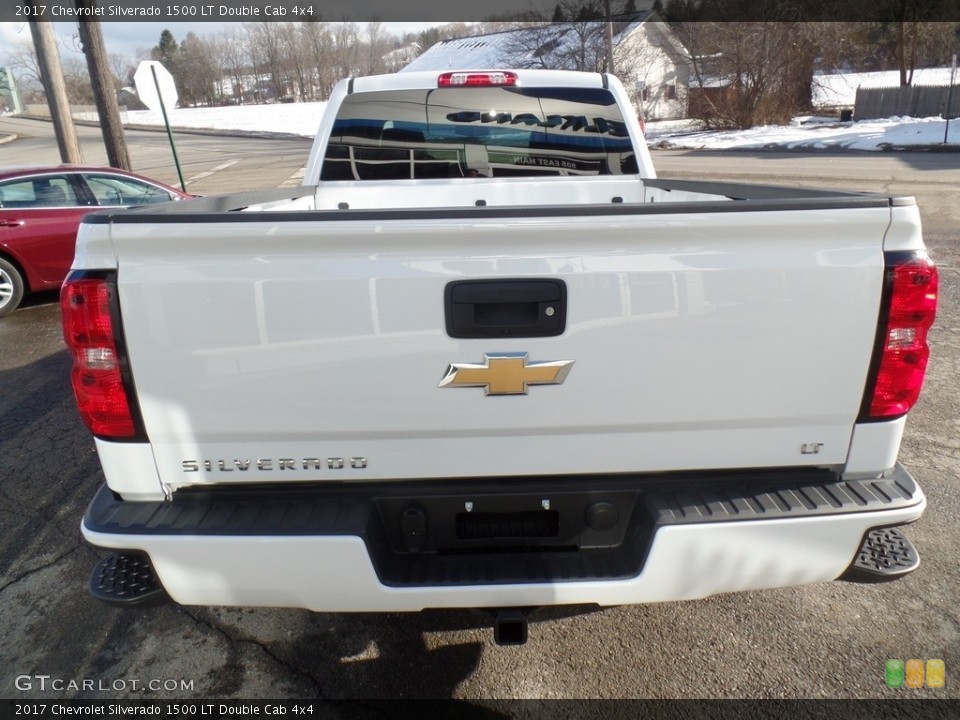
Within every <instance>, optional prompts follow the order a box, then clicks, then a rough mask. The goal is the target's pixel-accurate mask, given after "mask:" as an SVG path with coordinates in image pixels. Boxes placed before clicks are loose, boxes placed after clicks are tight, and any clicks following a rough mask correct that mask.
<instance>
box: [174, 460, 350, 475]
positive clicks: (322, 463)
mask: <svg viewBox="0 0 960 720" xmlns="http://www.w3.org/2000/svg"><path fill="white" fill-rule="evenodd" d="M274 463H276V468H277V469H278V470H297V469H298V468H300V469H303V470H321V469H323V468H327V469H328V470H342V469H343V468H344V467H351V468H353V469H354V470H363V469H365V468H366V467H367V459H366V458H365V457H352V458H346V459H344V458H340V457H328V458H302V459H294V458H277V459H276V460H273V459H272V458H259V459H257V460H255V461H254V460H251V459H249V458H248V459H246V460H184V461H183V462H182V463H180V465H181V467H182V468H183V471H184V472H200V470H205V471H207V472H213V471H214V470H216V471H219V472H233V471H234V470H238V471H240V472H245V471H247V470H249V469H250V468H251V467H253V468H254V469H256V470H261V471H263V470H273V469H274Z"/></svg>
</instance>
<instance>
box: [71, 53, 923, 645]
mask: <svg viewBox="0 0 960 720" xmlns="http://www.w3.org/2000/svg"><path fill="white" fill-rule="evenodd" d="M936 297H937V273H936V268H935V267H934V265H933V263H932V262H931V261H930V259H929V258H928V257H927V255H926V254H925V252H924V246H923V242H922V240H921V231H920V219H919V214H918V211H917V208H916V206H915V203H914V201H913V199H912V198H904V197H896V198H887V197H883V196H878V195H868V194H857V193H844V192H836V191H823V190H810V189H793V188H781V187H768V186H757V185H737V184H725V183H716V182H713V183H710V182H691V181H676V180H664V179H658V178H657V177H656V175H655V173H654V170H653V168H652V166H651V161H650V156H649V153H648V152H647V149H646V147H645V145H644V142H643V137H642V133H641V131H640V128H639V126H638V123H637V120H636V115H635V113H634V112H633V110H632V109H631V105H630V102H629V100H628V98H627V96H626V93H625V92H624V89H623V87H622V85H621V84H620V83H619V81H618V80H617V79H616V78H614V77H611V76H609V75H598V74H587V73H572V72H558V71H521V70H518V71H516V72H506V71H495V72H494V71H483V72H481V71H476V72H473V71H471V72H448V73H443V74H439V75H438V74H436V73H413V72H411V73H400V74H396V75H391V76H381V77H367V78H355V79H352V80H349V81H345V82H342V83H341V84H339V85H338V86H337V87H336V89H335V91H334V93H333V96H332V98H331V99H330V102H329V105H328V107H327V110H326V113H325V115H324V116H323V118H322V120H321V122H320V127H319V131H318V133H317V136H316V139H315V142H314V145H313V150H312V154H311V157H310V161H309V164H308V166H307V172H306V180H305V183H304V186H303V187H301V188H296V189H292V190H291V189H285V190H266V191H262V192H252V193H243V194H238V195H231V196H215V197H207V198H201V199H196V200H189V201H185V202H178V203H170V204H167V205H161V206H155V207H148V208H142V209H133V210H125V211H118V212H104V213H99V214H95V215H90V216H88V217H87V218H85V220H84V223H83V224H82V226H81V228H80V232H79V236H78V247H77V255H76V259H75V262H74V264H73V270H72V272H71V275H70V276H69V278H68V280H67V281H66V283H65V284H64V287H63V292H62V309H63V321H64V329H65V335H66V340H67V343H68V345H69V348H70V349H71V351H72V353H73V356H74V361H75V366H74V370H73V385H74V389H75V391H76V395H77V399H78V403H79V407H80V411H81V414H82V415H83V417H84V418H85V420H86V422H87V424H88V425H89V426H90V429H91V431H92V432H93V434H94V435H95V436H96V446H97V449H98V451H99V455H100V459H101V462H102V465H103V470H104V474H105V476H106V484H105V485H104V486H103V487H102V488H101V489H100V491H99V492H98V493H97V494H96V497H95V498H94V499H93V501H92V503H91V504H90V507H89V509H88V511H87V513H86V516H85V517H84V519H83V523H82V530H83V534H84V536H85V538H86V539H87V540H88V541H89V542H90V543H92V544H93V545H94V546H97V547H100V548H105V549H108V550H110V551H111V552H112V554H110V555H109V557H106V558H105V559H104V560H103V561H102V562H101V563H100V565H99V566H98V567H97V569H96V570H95V572H94V575H93V578H92V581H91V587H92V591H93V593H94V594H95V595H96V596H98V597H100V598H101V599H104V600H107V601H111V602H114V603H117V604H120V605H137V604H138V603H146V602H150V601H153V600H157V599H166V598H170V599H172V600H174V601H176V602H178V603H183V604H188V605H244V606H286V607H297V608H309V609H311V610H316V611H419V610H421V609H424V608H489V609H493V610H497V609H512V612H504V613H503V614H501V615H500V616H498V617H499V621H500V624H499V625H498V629H499V631H500V635H499V639H500V640H501V641H502V642H511V641H520V640H522V639H523V638H524V637H525V633H526V625H525V621H524V619H523V617H524V616H523V615H522V613H519V612H517V609H519V608H531V607H537V606H543V605H559V604H599V605H619V604H627V603H646V602H655V601H664V600H680V599H685V598H701V597H704V596H707V595H711V594H713V593H720V592H727V591H738V590H749V589H756V588H774V587H780V586H787V585H796V584H801V583H814V582H821V581H828V580H834V579H844V580H861V581H873V580H882V579H889V578H892V577H896V576H898V575H900V574H904V573H906V572H909V571H910V570H912V569H913V568H914V567H915V566H916V564H917V563H918V557H917V554H916V552H915V550H914V549H913V547H912V546H911V545H910V543H909V542H908V541H907V540H906V539H905V538H904V537H903V535H901V534H900V532H899V531H898V530H896V529H895V528H896V527H897V526H901V525H904V524H906V523H910V522H912V521H914V520H916V519H917V518H919V517H920V515H921V513H922V512H923V509H924V505H925V499H924V496H923V493H922V492H921V490H920V488H919V487H918V485H917V484H916V483H915V482H914V480H913V478H912V477H911V476H910V474H908V472H907V471H906V470H905V469H904V468H903V467H902V466H901V465H899V464H898V462H897V454H898V450H899V445H900V441H901V436H902V434H903V430H904V422H905V416H906V414H907V412H908V411H909V409H910V407H911V406H912V405H913V404H914V402H915V401H916V399H917V396H918V393H919V392H920V386H921V384H922V381H923V376H924V371H925V367H926V363H927V355H928V349H927V342H926V339H927V331H928V329H929V327H930V325H931V324H932V322H933V319H934V313H935V308H936Z"/></svg>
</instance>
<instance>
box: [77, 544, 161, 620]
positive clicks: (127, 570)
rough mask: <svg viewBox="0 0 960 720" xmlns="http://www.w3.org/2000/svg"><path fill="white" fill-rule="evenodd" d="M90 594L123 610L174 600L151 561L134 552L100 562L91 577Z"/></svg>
mask: <svg viewBox="0 0 960 720" xmlns="http://www.w3.org/2000/svg"><path fill="white" fill-rule="evenodd" d="M90 593H91V594H92V595H93V596H94V597H95V598H96V599H97V600H102V601H103V602H105V603H109V604H110V605H117V606H119V607H132V606H136V607H145V606H148V605H159V604H161V603H164V602H166V601H168V600H169V599H170V598H169V596H168V595H167V593H166V591H165V590H164V589H163V586H162V585H161V584H160V581H159V580H158V579H157V576H156V575H155V574H154V572H153V566H152V565H151V563H150V558H149V557H147V556H146V555H143V554H134V553H123V554H121V553H113V554H112V555H108V556H107V557H105V558H104V559H103V560H101V561H100V562H99V563H97V566H96V567H95V568H94V569H93V574H92V575H91V576H90Z"/></svg>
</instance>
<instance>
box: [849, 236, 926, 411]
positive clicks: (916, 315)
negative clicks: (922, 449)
mask: <svg viewBox="0 0 960 720" xmlns="http://www.w3.org/2000/svg"><path fill="white" fill-rule="evenodd" d="M886 272H887V280H886V289H885V291H884V303H885V305H884V311H883V312H882V313H881V318H880V322H881V326H882V330H881V333H882V334H881V336H880V338H879V340H878V343H877V349H876V356H875V358H874V363H873V367H874V368H875V369H876V372H875V375H874V376H873V378H872V382H873V384H872V386H868V388H867V390H868V396H867V397H868V400H869V405H868V406H867V407H866V412H865V417H864V418H863V419H865V420H892V419H894V418H897V417H900V416H902V415H905V414H906V413H907V412H908V411H909V410H910V408H911V407H913V404H914V403H915V402H916V401H917V398H918V397H919V395H920V388H921V387H922V386H923V378H924V375H925V374H926V371H927V360H928V358H929V357H930V348H929V347H928V346H927V332H928V331H929V330H930V326H931V325H933V320H934V318H935V316H936V312H937V288H938V285H939V280H938V276H937V267H936V265H934V264H933V261H932V260H930V258H929V257H927V256H926V254H923V253H909V254H902V253H897V254H891V255H889V256H888V258H887V271H886Z"/></svg>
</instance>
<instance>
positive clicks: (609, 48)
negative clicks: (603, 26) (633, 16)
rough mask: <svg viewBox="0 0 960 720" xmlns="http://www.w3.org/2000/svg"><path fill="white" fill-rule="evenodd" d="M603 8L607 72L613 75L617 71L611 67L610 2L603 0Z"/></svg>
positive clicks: (611, 28) (611, 18)
mask: <svg viewBox="0 0 960 720" xmlns="http://www.w3.org/2000/svg"><path fill="white" fill-rule="evenodd" d="M604 6H605V9H606V12H607V72H608V73H610V74H611V75H614V74H616V72H617V70H616V68H615V67H614V65H613V15H611V14H610V0H604Z"/></svg>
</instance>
